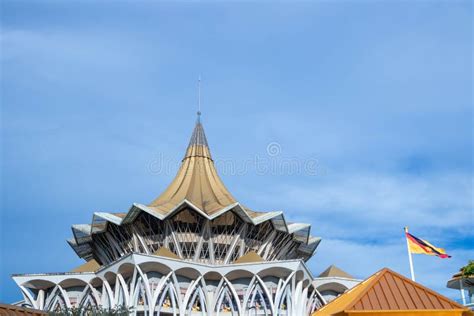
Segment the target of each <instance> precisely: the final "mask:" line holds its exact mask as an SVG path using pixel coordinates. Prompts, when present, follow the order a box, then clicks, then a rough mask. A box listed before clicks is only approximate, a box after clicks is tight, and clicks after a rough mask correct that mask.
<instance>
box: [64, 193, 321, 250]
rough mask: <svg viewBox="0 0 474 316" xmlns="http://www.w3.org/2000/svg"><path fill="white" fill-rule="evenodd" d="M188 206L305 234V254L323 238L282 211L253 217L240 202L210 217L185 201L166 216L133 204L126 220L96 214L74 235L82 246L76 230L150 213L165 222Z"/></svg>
mask: <svg viewBox="0 0 474 316" xmlns="http://www.w3.org/2000/svg"><path fill="white" fill-rule="evenodd" d="M186 206H187V207H189V208H191V209H193V210H194V211H196V212H197V213H199V214H200V215H201V216H203V217H204V218H206V219H208V220H213V219H215V218H217V217H219V216H221V215H223V214H225V213H227V212H230V211H235V212H236V213H237V214H238V215H239V216H241V217H242V218H243V220H245V221H246V222H248V223H251V224H253V225H258V224H261V223H263V222H266V221H269V220H270V221H272V223H273V224H274V226H275V229H277V230H279V231H282V232H286V233H288V234H293V233H297V232H304V233H305V237H304V240H301V241H303V242H304V243H305V244H306V245H307V246H309V247H308V249H303V248H306V247H303V248H302V249H301V250H302V251H304V252H308V251H307V250H310V249H314V248H316V247H317V245H318V244H319V242H320V241H321V238H319V237H312V236H310V229H311V225H310V224H305V223H290V224H288V223H287V221H286V219H285V215H284V214H283V212H282V211H274V212H265V213H261V215H258V216H255V217H252V216H251V214H249V212H248V211H247V209H245V208H244V207H243V206H242V205H241V204H240V203H239V202H236V203H233V204H231V205H228V206H227V207H225V208H223V209H221V210H219V211H218V212H215V213H213V214H212V215H208V214H206V213H205V212H204V211H202V210H201V209H199V208H198V207H196V206H195V205H194V204H192V203H191V202H190V201H188V200H183V201H182V202H181V203H179V204H178V205H177V206H176V207H174V208H173V209H172V210H170V211H169V212H167V213H166V214H160V213H158V212H156V211H155V210H154V208H153V207H150V206H146V205H143V204H140V203H133V205H132V206H131V207H130V209H129V211H128V213H127V215H126V216H125V217H124V218H120V217H118V216H115V215H113V214H112V213H105V212H95V213H94V216H93V220H92V225H88V224H83V225H73V233H74V236H75V239H76V245H80V244H81V243H82V242H80V240H79V239H80V238H77V237H76V233H75V230H80V231H81V232H82V233H86V231H87V228H86V227H88V229H89V232H88V233H89V235H91V234H95V233H100V232H103V231H105V229H106V228H107V225H108V223H109V222H110V223H113V224H115V225H119V226H120V225H122V224H127V223H131V222H133V221H134V220H135V218H136V217H137V216H138V215H139V214H140V212H145V213H148V214H150V215H151V216H153V217H155V218H158V219H159V220H162V221H163V220H165V219H167V218H168V217H171V216H173V215H174V214H176V213H177V212H179V211H180V210H182V209H183V208H185V207H186ZM98 222H100V224H102V223H104V225H103V226H102V227H97V224H98ZM71 246H72V245H71ZM76 247H77V246H76ZM313 247H314V248H313ZM73 248H75V247H73ZM313 251H314V250H313Z"/></svg>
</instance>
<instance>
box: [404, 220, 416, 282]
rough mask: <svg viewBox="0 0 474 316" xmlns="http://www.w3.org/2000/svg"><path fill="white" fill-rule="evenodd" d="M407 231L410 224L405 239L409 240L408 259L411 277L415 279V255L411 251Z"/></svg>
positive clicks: (406, 228)
mask: <svg viewBox="0 0 474 316" xmlns="http://www.w3.org/2000/svg"><path fill="white" fill-rule="evenodd" d="M406 233H408V226H406V227H405V239H406V240H407V250H408V261H409V262H410V273H411V279H412V280H413V281H415V270H414V269H413V257H412V253H411V251H410V243H409V242H408V238H407V235H406Z"/></svg>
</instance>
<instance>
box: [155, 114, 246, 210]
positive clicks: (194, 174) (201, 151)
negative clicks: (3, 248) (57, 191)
mask: <svg viewBox="0 0 474 316" xmlns="http://www.w3.org/2000/svg"><path fill="white" fill-rule="evenodd" d="M183 200H186V201H188V202H190V203H191V204H192V205H194V206H195V207H197V208H199V209H200V210H202V211H203V212H204V213H206V214H207V215H212V214H213V213H215V212H217V211H219V210H221V209H223V208H225V207H228V206H230V205H232V204H234V203H236V202H237V201H236V200H235V198H234V197H233V196H232V194H230V192H229V191H228V190H227V188H226V187H225V185H224V183H223V182H222V180H221V179H220V177H219V175H218V174H217V171H216V168H215V166H214V161H213V160H212V157H211V152H210V150H209V146H208V144H207V139H206V135H205V133H204V128H203V126H202V124H201V120H200V118H199V116H198V119H197V122H196V126H195V127H194V131H193V134H192V136H191V140H190V142H189V145H188V148H187V150H186V154H185V155H184V158H183V160H182V163H181V167H180V168H179V170H178V173H177V175H176V177H175V178H174V179H173V181H172V182H171V184H170V185H169V186H168V188H167V189H166V190H165V191H164V192H163V193H162V194H161V195H160V196H159V197H158V198H156V199H155V200H154V201H153V202H151V203H150V204H149V205H148V206H149V207H150V208H152V209H153V210H155V211H158V212H159V213H167V212H169V211H171V210H173V209H175V208H176V207H177V206H178V205H179V204H180V203H182V202H183Z"/></svg>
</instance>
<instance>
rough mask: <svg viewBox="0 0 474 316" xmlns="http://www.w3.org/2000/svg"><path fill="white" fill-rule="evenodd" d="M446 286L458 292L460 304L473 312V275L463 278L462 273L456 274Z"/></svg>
mask: <svg viewBox="0 0 474 316" xmlns="http://www.w3.org/2000/svg"><path fill="white" fill-rule="evenodd" d="M446 286H447V287H448V288H450V289H454V290H459V293H460V294H461V303H462V304H463V305H464V306H467V307H469V308H471V309H472V310H474V275H471V276H463V275H462V272H458V273H456V274H454V275H453V277H452V278H451V279H450V280H449V281H448V284H447V285H446Z"/></svg>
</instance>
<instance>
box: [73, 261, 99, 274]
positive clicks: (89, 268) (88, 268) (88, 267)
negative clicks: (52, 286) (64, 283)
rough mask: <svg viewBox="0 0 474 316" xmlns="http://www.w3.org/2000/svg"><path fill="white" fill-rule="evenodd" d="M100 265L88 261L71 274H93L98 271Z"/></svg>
mask: <svg viewBox="0 0 474 316" xmlns="http://www.w3.org/2000/svg"><path fill="white" fill-rule="evenodd" d="M99 268H100V264H99V263H98V262H97V261H95V259H92V260H89V261H87V262H86V263H84V264H81V265H80V266H78V267H76V268H74V269H73V270H72V271H71V272H95V271H97V270H99Z"/></svg>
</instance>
